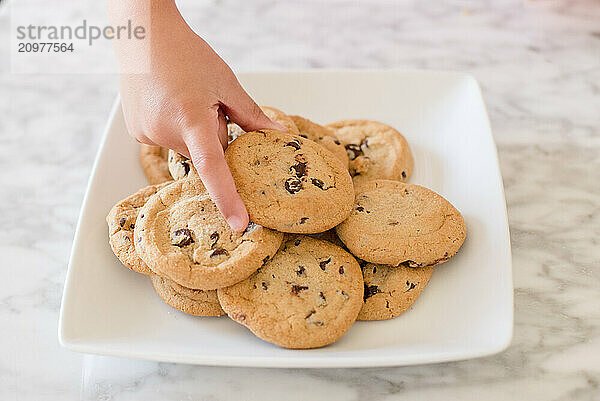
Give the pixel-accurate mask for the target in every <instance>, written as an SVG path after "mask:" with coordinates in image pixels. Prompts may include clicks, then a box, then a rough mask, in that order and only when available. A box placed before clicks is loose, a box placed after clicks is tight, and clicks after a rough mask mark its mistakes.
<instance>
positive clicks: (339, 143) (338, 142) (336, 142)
mask: <svg viewBox="0 0 600 401" xmlns="http://www.w3.org/2000/svg"><path fill="white" fill-rule="evenodd" d="M333 143H335V144H336V145H341V144H342V143H341V142H340V140H339V139H334V140H333Z"/></svg>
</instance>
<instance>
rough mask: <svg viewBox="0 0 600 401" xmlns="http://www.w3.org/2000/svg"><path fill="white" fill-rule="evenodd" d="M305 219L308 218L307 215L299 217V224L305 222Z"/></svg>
mask: <svg viewBox="0 0 600 401" xmlns="http://www.w3.org/2000/svg"><path fill="white" fill-rule="evenodd" d="M307 220H308V217H300V224H304V223H306V221H307Z"/></svg>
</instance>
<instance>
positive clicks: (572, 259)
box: [0, 0, 600, 401]
mask: <svg viewBox="0 0 600 401" xmlns="http://www.w3.org/2000/svg"><path fill="white" fill-rule="evenodd" d="M89 3H90V5H89V7H90V10H91V11H88V12H102V7H103V4H104V2H96V3H97V4H92V2H89ZM0 7H3V6H0ZM181 7H182V10H183V13H184V14H185V17H186V19H188V20H189V21H190V23H191V24H192V25H193V26H194V28H195V29H196V30H197V31H198V32H199V33H200V34H201V35H203V36H204V37H205V38H206V39H207V40H208V41H209V42H210V43H211V44H212V45H213V46H214V47H215V48H216V49H217V51H218V52H220V53H221V54H222V55H223V57H224V58H225V59H226V60H227V61H228V62H229V63H230V64H231V65H232V66H233V68H234V69H235V70H237V71H248V70H264V69H269V70H272V69H289V68H296V69H297V68H411V69H412V68H419V69H420V68H424V69H447V70H460V71H465V72H468V73H471V74H473V75H474V76H475V77H476V78H477V79H478V80H479V82H480V84H481V86H482V89H483V94H484V98H485V101H486V103H487V106H488V110H489V114H490V118H491V122H492V128H493V131H494V136H495V139H496V142H497V144H498V149H499V154H500V162H501V168H502V174H503V177H504V185H505V189H506V197H507V203H508V212H509V218H510V229H511V238H512V244H513V264H514V282H515V303H516V305H515V330H514V339H513V342H512V345H511V346H510V348H509V349H508V350H507V351H505V352H503V353H502V354H499V355H496V356H492V357H488V358H482V359H475V360H470V361H462V362H452V363H443V364H436V365H428V366H415V367H401V368H381V369H307V370H301V369H279V370H275V369H272V370H267V369H242V368H213V367H198V366H189V365H177V364H167V363H156V362H148V361H136V360H125V359H117V358H111V357H99V356H91V355H81V354H76V353H73V352H70V351H68V350H65V349H63V348H61V347H60V346H59V344H58V341H57V324H58V311H59V307H60V300H61V294H62V286H63V281H64V278H65V273H66V266H67V260H68V256H69V252H70V247H71V241H72V238H73V233H74V229H75V224H76V222H77V217H78V212H79V208H80V206H81V201H82V197H83V194H84V191H85V185H86V182H87V179H88V176H89V173H90V170H91V166H92V161H93V158H94V155H95V153H96V151H97V148H98V145H99V141H100V135H101V133H102V129H103V126H104V123H105V120H106V118H107V114H108V112H109V109H110V106H111V103H112V101H113V99H114V97H115V95H116V93H117V91H118V86H117V79H116V76H115V75H112V74H104V75H101V74H78V75H14V74H10V73H8V72H7V71H6V68H3V69H0V71H1V72H0V91H1V94H2V95H1V96H0V112H1V116H2V117H1V118H0V147H1V149H2V152H1V153H0V185H1V188H2V190H1V192H2V206H0V209H1V213H0V255H2V257H1V258H0V260H1V262H0V264H1V266H2V272H3V275H4V280H2V281H0V328H1V331H2V334H1V335H0V355H1V356H0V399H1V400H7V401H9V400H10V401H12V400H36V401H38V400H75V399H81V400H115V401H122V400H211V401H212V400H214V401H221V400H281V399H286V400H306V399H313V400H321V399H323V400H328V401H335V400H363V399H368V400H371V401H376V400H401V399H413V400H414V399H427V400H428V401H432V400H444V401H447V400H468V399H477V400H479V399H485V400H506V399H516V400H521V399H523V400H598V399H600V242H599V241H600V240H599V238H600V24H599V22H598V21H600V4H599V3H598V2H597V1H595V0H581V1H558V0H536V1H524V0H521V1H520V0H498V1H486V2H479V1H469V0H461V1H437V0H434V1H428V2H419V1H407V2H396V1H362V2H358V1H356V2H355V1H352V2H347V1H306V0H297V1H281V2H276V1H266V0H260V1H252V2H250V1H247V2H241V1H230V0H220V1H217V0H211V1H208V0H207V1H203V2H194V1H192V0H186V1H182V2H181ZM94 10H95V11H94ZM39 12H44V13H58V12H61V13H63V14H64V13H68V12H70V11H69V8H68V7H62V8H60V7H56V8H52V7H49V8H44V10H43V11H41V10H40V11H39ZM69 15H70V17H69V18H72V20H73V22H74V23H75V22H78V21H81V20H82V19H83V18H85V15H86V14H85V13H83V14H82V13H81V12H80V11H73V12H71V14H69ZM7 19H8V13H6V12H4V13H2V10H1V9H0V38H2V39H3V40H2V41H0V42H3V41H4V39H5V38H6V37H7V34H8V28H7V26H8V24H7ZM7 52H8V50H7V49H6V47H5V46H4V43H1V44H0V60H2V59H5V60H6V57H7ZM1 64H2V62H0V65H1ZM19 155H23V156H24V157H23V158H21V157H20V156H19Z"/></svg>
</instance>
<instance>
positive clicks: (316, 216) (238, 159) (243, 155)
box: [225, 130, 354, 233]
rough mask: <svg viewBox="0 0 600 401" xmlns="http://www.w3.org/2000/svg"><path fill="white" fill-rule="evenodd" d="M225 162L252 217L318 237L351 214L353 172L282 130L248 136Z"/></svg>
mask: <svg viewBox="0 0 600 401" xmlns="http://www.w3.org/2000/svg"><path fill="white" fill-rule="evenodd" d="M225 159H226V160H227V163H228V164H229V169H230V170H231V174H232V175H233V179H234V180H235V184H236V186H237V189H238V192H239V194H240V196H241V197H242V200H243V201H244V203H245V204H246V208H247V209H248V213H249V215H250V219H251V220H252V221H254V222H256V223H258V224H261V225H263V226H265V227H269V228H272V229H275V230H279V231H282V232H289V233H317V232H322V231H326V230H328V229H330V228H332V227H335V226H336V225H338V224H339V223H341V222H342V221H343V220H345V219H346V217H347V216H348V215H349V214H350V211H351V209H352V203H353V198H354V195H353V193H354V190H353V186H352V179H351V178H350V175H349V174H348V171H347V170H346V168H345V167H344V165H343V164H342V162H341V161H340V160H339V159H337V158H336V157H335V156H334V155H333V154H332V153H331V152H328V151H326V150H325V149H323V147H322V146H320V145H318V144H316V143H315V142H313V141H311V140H308V139H305V138H301V137H299V136H295V135H290V134H287V133H283V132H280V131H274V130H261V131H254V132H248V133H246V134H244V135H242V136H240V137H239V138H237V139H236V140H235V141H233V142H232V143H231V144H230V145H229V147H228V148H227V150H226V151H225Z"/></svg>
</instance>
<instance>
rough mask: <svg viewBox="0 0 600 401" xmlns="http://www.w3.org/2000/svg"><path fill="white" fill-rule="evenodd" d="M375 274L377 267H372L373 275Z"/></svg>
mask: <svg viewBox="0 0 600 401" xmlns="http://www.w3.org/2000/svg"><path fill="white" fill-rule="evenodd" d="M375 273H377V266H373V274H375Z"/></svg>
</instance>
